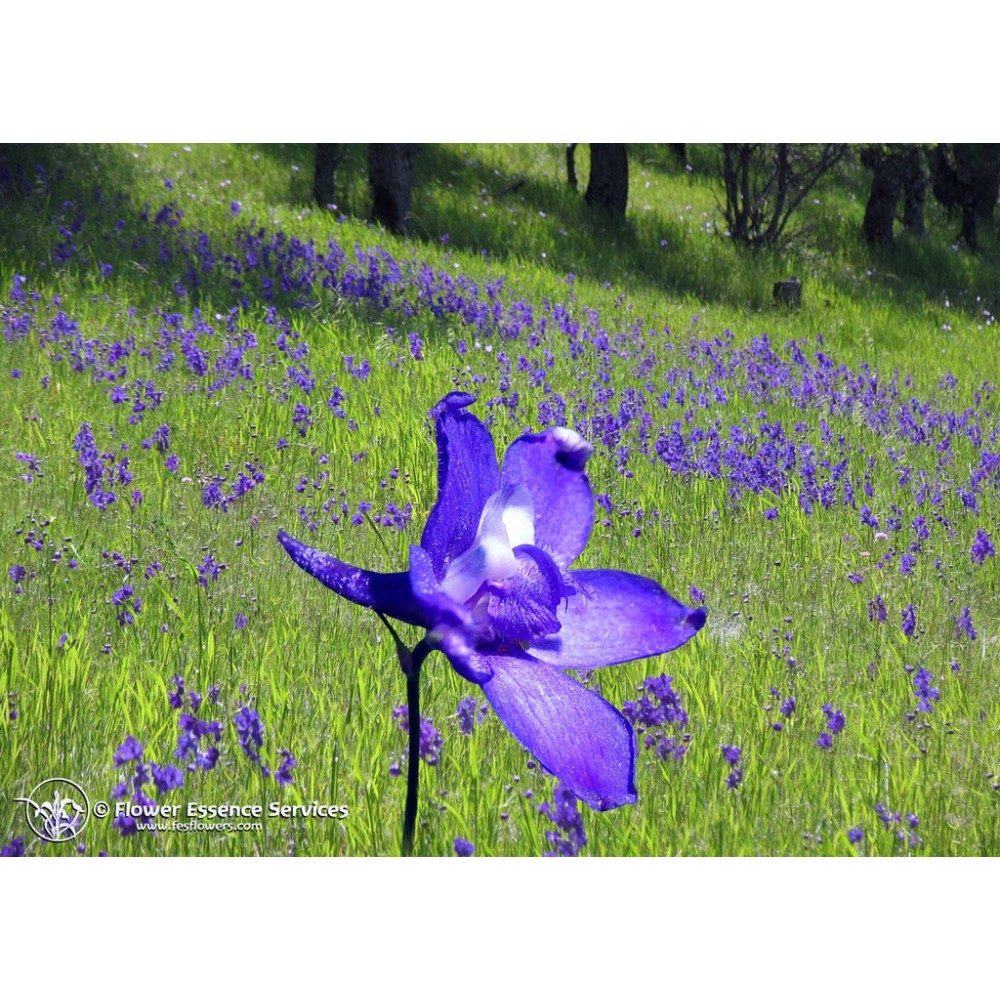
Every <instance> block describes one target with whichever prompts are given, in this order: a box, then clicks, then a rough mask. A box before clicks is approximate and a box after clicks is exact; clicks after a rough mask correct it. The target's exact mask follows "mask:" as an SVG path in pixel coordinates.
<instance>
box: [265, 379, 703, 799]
mask: <svg viewBox="0 0 1000 1000" xmlns="http://www.w3.org/2000/svg"><path fill="white" fill-rule="evenodd" d="M474 401H475V400H474V397H472V396H470V395H467V394H465V393H461V392H453V393H451V394H449V395H448V396H446V397H445V398H444V399H443V400H441V402H440V403H439V404H438V405H437V406H436V407H435V408H434V409H433V410H432V414H431V415H432V417H433V418H434V420H435V424H436V430H437V440H438V481H439V488H438V499H437V503H436V504H435V506H434V508H433V509H432V511H431V514H430V517H429V519H428V522H427V526H426V528H425V529H424V533H423V537H422V539H421V545H419V546H416V545H414V546H411V548H410V568H409V571H408V572H405V573H394V574H381V573H370V572H366V571H364V570H360V569H358V568H356V567H353V566H349V565H346V564H345V563H342V562H340V561H339V560H337V559H335V558H333V557H332V556H329V555H327V554H326V553H323V552H321V551H318V550H316V549H312V548H310V547H308V546H306V545H303V544H302V543H301V542H298V541H296V540H295V539H293V538H292V537H291V536H289V535H288V534H286V533H285V532H284V531H281V532H279V535H278V539H279V541H280V542H281V544H282V545H283V546H284V547H285V549H286V550H287V552H288V553H289V555H290V556H291V557H292V559H293V560H294V561H295V562H296V563H297V564H298V565H299V566H300V567H302V568H303V569H304V570H306V571H307V572H308V573H310V574H311V575H313V576H315V577H316V578H317V579H319V580H320V581H321V582H322V583H324V584H325V585H326V586H328V587H330V588H331V589H332V590H334V591H335V592H336V593H338V594H340V595H341V596H343V597H346V598H348V599H349V600H352V601H354V602H355V603H357V604H360V605H363V606H365V607H369V608H373V609H374V610H376V611H379V612H381V613H382V614H385V615H388V616H390V617H394V618H398V619H400V620H401V621H404V622H408V623H410V624H413V625H417V626H419V627H422V628H424V629H426V630H427V632H428V635H429V636H430V637H431V639H432V641H433V643H434V644H435V646H436V648H439V649H441V650H442V651H443V652H444V653H445V655H446V656H447V657H448V659H449V660H450V661H451V664H452V666H453V667H454V668H455V670H456V671H457V672H458V673H459V674H460V675H461V676H463V677H464V678H465V679H466V680H469V681H471V682H472V683H474V684H477V685H479V686H480V687H481V688H482V690H483V693H484V694H485V696H486V698H487V700H488V701H489V703H490V705H491V706H492V708H493V710H494V711H495V712H496V714H497V715H498V717H499V718H500V720H501V722H503V723H504V725H505V726H506V727H507V728H508V729H509V730H510V732H511V733H512V734H513V735H514V736H515V737H516V738H517V739H518V740H520V742H521V743H522V744H523V745H524V746H525V747H526V748H527V749H528V750H529V751H530V752H531V753H532V754H534V756H535V757H536V758H538V760H539V761H540V762H541V763H542V765H543V766H544V767H546V768H547V769H548V770H549V771H550V772H552V773H553V774H555V775H556V776H557V777H559V778H560V779H561V780H562V782H563V783H564V784H565V785H566V787H567V788H568V789H570V790H571V791H572V792H573V793H574V794H576V795H578V796H579V797H580V798H582V799H583V800H584V801H585V802H587V804H588V805H590V806H591V807H592V808H597V809H608V808H614V807H616V806H620V805H624V804H627V803H632V802H634V801H635V798H636V791H635V740H634V734H633V731H632V726H631V725H630V724H629V722H628V720H627V719H626V718H625V716H624V715H622V713H620V712H619V711H618V710H617V709H616V708H614V707H613V706H612V705H610V704H609V703H608V702H606V701H605V700H604V699H603V698H601V697H600V696H599V695H598V694H596V693H595V692H593V691H591V690H590V689H588V688H586V687H584V686H583V685H581V684H579V683H577V682H576V681H575V680H572V679H571V678H570V677H569V676H568V675H567V674H566V673H565V671H566V670H569V669H575V670H581V669H582V670H587V669H592V668H595V667H599V666H607V665H609V664H612V663H621V662H625V661H628V660H632V659H638V658H640V657H646V656H653V655H657V654H659V653H663V652H667V651H669V650H671V649H674V648H676V647H677V646H680V645H681V644H682V643H684V642H686V641H687V640H688V639H690V638H691V637H692V636H693V635H694V634H695V633H696V632H697V631H698V630H699V629H700V628H701V627H702V625H704V623H705V617H706V615H705V611H704V609H697V610H694V609H691V608H688V607H685V606H684V605H683V604H681V603H680V602H678V601H676V600H675V599H674V598H672V597H671V596H670V595H669V594H667V593H666V592H665V591H664V590H663V589H662V588H661V587H660V586H659V585H658V584H657V583H655V582H653V581H652V580H648V579H646V578H644V577H640V576H635V575H633V574H630V573H623V572H617V571H613V570H570V568H569V567H570V566H571V564H572V563H573V562H574V561H575V560H576V558H577V556H578V555H579V554H580V553H581V552H582V551H583V549H584V547H585V545H586V543H587V540H588V538H589V535H590V531H591V528H592V527H593V524H594V498H593V493H592V491H591V488H590V482H589V480H588V478H587V475H586V473H585V471H584V465H585V463H586V461H587V459H588V458H589V457H590V455H591V454H592V451H593V449H592V448H591V446H590V445H588V444H587V443H586V442H585V441H584V440H583V439H582V438H581V437H580V436H579V435H578V434H577V433H576V432H575V431H572V430H567V429H566V428H563V427H557V428H551V429H549V430H545V431H542V432H540V433H538V434H526V435H524V436H522V437H520V438H518V439H517V440H516V441H514V442H513V443H512V444H511V446H510V447H509V448H508V450H507V453H506V455H505V457H504V461H503V465H502V467H501V465H500V464H499V463H498V462H497V458H496V452H495V449H494V444H493V440H492V437H491V436H490V433H489V431H488V430H487V429H486V427H485V426H484V425H483V424H482V423H481V422H480V421H479V420H478V419H476V418H475V417H474V416H472V414H470V413H468V412H467V408H468V407H469V406H470V405H471V404H472V403H473V402H474ZM609 622H614V623H615V628H613V629H609V628H608V623H609Z"/></svg>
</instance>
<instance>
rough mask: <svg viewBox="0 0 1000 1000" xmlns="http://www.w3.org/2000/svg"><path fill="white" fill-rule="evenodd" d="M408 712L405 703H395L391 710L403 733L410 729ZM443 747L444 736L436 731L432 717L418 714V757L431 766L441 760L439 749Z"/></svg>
mask: <svg viewBox="0 0 1000 1000" xmlns="http://www.w3.org/2000/svg"><path fill="white" fill-rule="evenodd" d="M409 716H410V713H409V709H408V708H407V707H406V706H405V705H397V706H396V707H395V708H394V709H393V710H392V717H393V718H394V719H395V720H396V724H397V725H398V726H399V728H400V729H402V730H403V732H404V733H408V732H409V731H410V718H409ZM443 747H444V737H443V736H442V735H441V734H440V733H439V732H438V731H437V728H436V727H435V725H434V721H433V720H432V719H428V718H427V717H426V716H424V715H421V716H420V751H419V753H420V759H421V760H422V761H423V762H424V763H425V764H429V765H430V766H431V767H435V766H437V764H439V763H440V761H441V750H442V748H443Z"/></svg>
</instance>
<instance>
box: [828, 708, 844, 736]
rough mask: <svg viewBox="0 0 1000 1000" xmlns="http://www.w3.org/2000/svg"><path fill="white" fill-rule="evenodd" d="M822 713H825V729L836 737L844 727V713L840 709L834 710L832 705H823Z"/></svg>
mask: <svg viewBox="0 0 1000 1000" xmlns="http://www.w3.org/2000/svg"><path fill="white" fill-rule="evenodd" d="M823 711H824V712H825V713H826V728H827V729H829V730H830V732H831V733H832V734H833V735H834V736H836V735H837V734H838V733H841V732H843V731H844V726H845V724H846V722H847V720H846V719H845V718H844V713H843V712H841V711H840V709H837V708H834V707H833V706H832V705H824V706H823Z"/></svg>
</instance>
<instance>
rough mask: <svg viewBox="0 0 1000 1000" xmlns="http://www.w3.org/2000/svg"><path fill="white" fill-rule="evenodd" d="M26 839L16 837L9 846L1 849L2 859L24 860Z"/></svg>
mask: <svg viewBox="0 0 1000 1000" xmlns="http://www.w3.org/2000/svg"><path fill="white" fill-rule="evenodd" d="M23 857H24V837H15V838H14V839H13V840H12V841H11V842H10V843H9V844H4V845H3V847H0V858H23Z"/></svg>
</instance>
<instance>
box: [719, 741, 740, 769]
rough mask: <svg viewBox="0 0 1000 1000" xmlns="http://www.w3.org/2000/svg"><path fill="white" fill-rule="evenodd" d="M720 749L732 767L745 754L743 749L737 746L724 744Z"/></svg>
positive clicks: (723, 757) (724, 758)
mask: <svg viewBox="0 0 1000 1000" xmlns="http://www.w3.org/2000/svg"><path fill="white" fill-rule="evenodd" d="M720 749H721V750H722V759H723V760H724V761H725V762H726V763H727V764H729V765H730V766H731V767H735V766H736V765H737V764H738V763H739V762H740V757H742V756H743V751H742V750H741V749H740V748H739V747H737V746H723V747H720Z"/></svg>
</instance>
